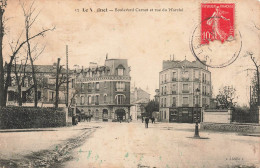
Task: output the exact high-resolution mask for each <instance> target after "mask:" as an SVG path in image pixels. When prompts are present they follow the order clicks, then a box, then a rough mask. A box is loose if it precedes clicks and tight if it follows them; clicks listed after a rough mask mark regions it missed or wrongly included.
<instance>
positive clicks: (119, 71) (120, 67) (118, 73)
mask: <svg viewBox="0 0 260 168" xmlns="http://www.w3.org/2000/svg"><path fill="white" fill-rule="evenodd" d="M124 70H125V67H124V66H123V65H121V64H120V65H119V66H118V67H117V75H118V76H123V75H124Z"/></svg>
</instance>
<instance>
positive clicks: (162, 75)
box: [161, 75, 163, 83]
mask: <svg viewBox="0 0 260 168" xmlns="http://www.w3.org/2000/svg"><path fill="white" fill-rule="evenodd" d="M161 81H162V83H163V75H162V76H161Z"/></svg>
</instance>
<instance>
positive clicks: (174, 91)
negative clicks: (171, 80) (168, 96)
mask: <svg viewBox="0 0 260 168" xmlns="http://www.w3.org/2000/svg"><path fill="white" fill-rule="evenodd" d="M172 93H173V94H174V93H176V85H175V84H174V85H172Z"/></svg>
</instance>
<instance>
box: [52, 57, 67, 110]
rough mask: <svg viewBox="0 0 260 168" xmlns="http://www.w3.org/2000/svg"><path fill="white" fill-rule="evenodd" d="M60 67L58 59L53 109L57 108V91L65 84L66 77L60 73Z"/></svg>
mask: <svg viewBox="0 0 260 168" xmlns="http://www.w3.org/2000/svg"><path fill="white" fill-rule="evenodd" d="M61 70H62V66H60V58H58V61H57V70H56V86H55V92H56V96H55V103H54V106H55V108H58V106H59V91H60V87H61V85H62V84H64V83H67V76H65V75H64V73H61Z"/></svg>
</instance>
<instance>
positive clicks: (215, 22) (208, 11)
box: [201, 3, 235, 44]
mask: <svg viewBox="0 0 260 168" xmlns="http://www.w3.org/2000/svg"><path fill="white" fill-rule="evenodd" d="M234 15H235V4H221V3H207V4H201V44H208V43H209V41H214V40H220V41H221V42H222V43H223V42H225V41H226V40H229V41H230V40H233V39H234V37H235V36H234V20H235V19H234Z"/></svg>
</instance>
